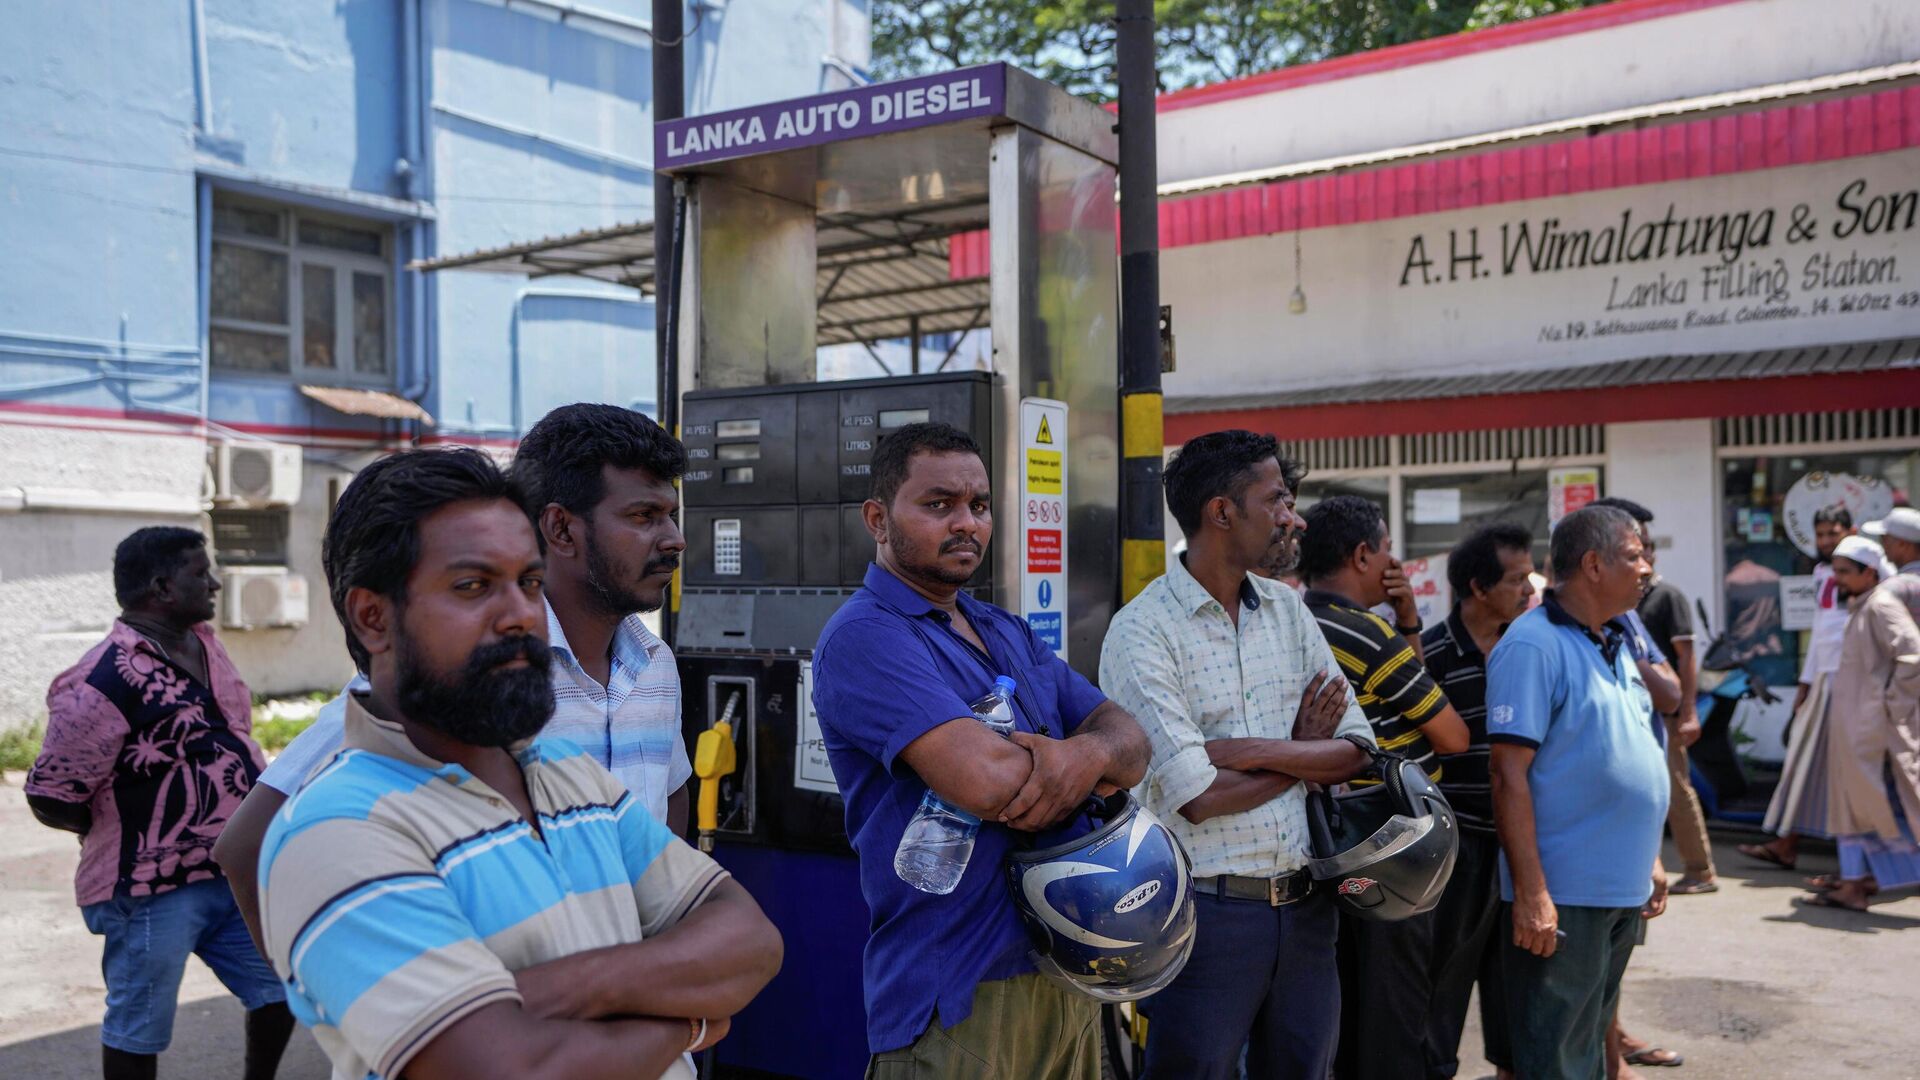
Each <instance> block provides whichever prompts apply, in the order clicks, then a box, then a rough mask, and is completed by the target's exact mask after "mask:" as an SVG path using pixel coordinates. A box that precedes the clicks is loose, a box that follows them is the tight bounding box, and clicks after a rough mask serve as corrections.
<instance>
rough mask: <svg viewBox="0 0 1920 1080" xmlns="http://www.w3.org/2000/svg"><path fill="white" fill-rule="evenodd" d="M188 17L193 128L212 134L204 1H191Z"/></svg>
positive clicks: (210, 88) (211, 100)
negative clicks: (191, 59) (191, 60)
mask: <svg viewBox="0 0 1920 1080" xmlns="http://www.w3.org/2000/svg"><path fill="white" fill-rule="evenodd" d="M188 17H189V18H191V19H192V20H193V102H194V116H193V123H194V126H195V127H197V128H199V129H200V130H201V131H203V132H205V133H207V134H209V135H211V134H213V79H212V77H211V75H209V73H208V66H207V5H206V0H192V3H191V4H190V5H189V7H188Z"/></svg>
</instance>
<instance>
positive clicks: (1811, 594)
mask: <svg viewBox="0 0 1920 1080" xmlns="http://www.w3.org/2000/svg"><path fill="white" fill-rule="evenodd" d="M1813 581H1814V578H1813V575H1812V574H1794V575H1793V576H1791V577H1783V578H1781V579H1780V629H1782V630H1811V629H1813V619H1814V616H1815V615H1817V614H1818V613H1819V611H1820V591H1819V590H1818V589H1816V588H1814V585H1813Z"/></svg>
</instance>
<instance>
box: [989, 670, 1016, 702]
mask: <svg viewBox="0 0 1920 1080" xmlns="http://www.w3.org/2000/svg"><path fill="white" fill-rule="evenodd" d="M993 688H994V689H995V690H998V691H1000V693H1001V694H1003V695H1005V696H1007V697H1009V698H1011V697H1012V696H1013V692H1014V690H1015V689H1016V685H1015V683H1014V681H1013V677H1012V676H1010V675H1001V676H999V677H998V678H996V679H994V680H993Z"/></svg>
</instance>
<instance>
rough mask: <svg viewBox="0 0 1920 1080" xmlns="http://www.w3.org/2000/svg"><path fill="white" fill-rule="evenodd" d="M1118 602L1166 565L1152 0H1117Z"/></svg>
mask: <svg viewBox="0 0 1920 1080" xmlns="http://www.w3.org/2000/svg"><path fill="white" fill-rule="evenodd" d="M1117 7H1118V11H1117V12H1116V14H1117V15H1118V16H1119V17H1118V18H1117V19H1116V20H1115V21H1116V23H1117V27H1116V30H1117V33H1116V41H1115V51H1114V66H1115V68H1116V74H1117V76H1118V80H1117V81H1118V82H1119V84H1120V446H1121V455H1122V459H1123V460H1122V461H1121V465H1120V523H1121V532H1120V537H1121V539H1120V567H1121V572H1120V602H1121V603H1122V604H1124V603H1126V602H1128V601H1129V600H1132V599H1133V598H1134V597H1136V596H1138V595H1140V590H1142V589H1144V588H1146V587H1147V585H1148V584H1149V583H1150V582H1152V581H1153V579H1154V578H1157V577H1159V576H1160V575H1161V574H1162V573H1164V572H1165V571H1166V558H1167V554H1166V548H1167V543H1166V526H1165V524H1164V519H1163V518H1162V516H1161V515H1162V514H1163V513H1164V511H1163V509H1162V504H1161V494H1160V455H1161V453H1162V451H1163V448H1164V444H1165V438H1166V432H1165V423H1164V417H1163V416H1162V413H1161V395H1160V202H1159V199H1160V196H1159V192H1158V191H1157V190H1156V189H1157V187H1158V179H1159V178H1158V164H1157V161H1158V151H1157V148H1156V146H1155V135H1156V133H1155V131H1154V122H1155V121H1154V93H1155V92H1156V90H1157V87H1156V85H1155V82H1156V80H1155V78H1154V40H1153V0H1119V3H1118V5H1117Z"/></svg>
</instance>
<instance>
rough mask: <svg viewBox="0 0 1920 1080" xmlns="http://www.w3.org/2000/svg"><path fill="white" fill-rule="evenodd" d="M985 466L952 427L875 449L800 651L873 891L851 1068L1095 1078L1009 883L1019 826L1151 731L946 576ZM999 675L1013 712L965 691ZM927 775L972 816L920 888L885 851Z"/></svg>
mask: <svg viewBox="0 0 1920 1080" xmlns="http://www.w3.org/2000/svg"><path fill="white" fill-rule="evenodd" d="M990 505H991V498H990V496H989V493H988V481H987V470H986V466H985V465H984V464H983V463H982V461H981V457H980V448H979V447H978V446H977V445H976V444H975V443H974V441H973V439H972V438H971V437H969V436H968V435H967V434H966V433H965V432H962V431H960V430H959V429H957V428H954V427H950V426H948V425H945V424H910V425H908V426H906V427H904V428H901V429H900V430H899V431H896V432H894V433H893V434H892V435H889V436H887V437H886V438H885V439H883V440H882V441H881V443H880V445H879V447H877V448H876V449H875V451H874V458H873V497H872V498H870V499H868V500H867V502H866V506H865V508H864V514H865V521H866V526H867V530H868V531H869V532H870V533H872V534H873V538H874V542H875V545H876V551H875V556H874V565H872V566H869V567H868V568H867V576H866V584H865V586H864V587H863V588H862V589H860V591H859V592H857V593H855V594H854V595H853V596H852V598H850V599H849V600H848V601H847V603H846V604H845V605H844V606H842V607H841V608H840V610H839V611H838V612H836V613H835V614H834V616H833V618H832V619H831V620H829V621H828V623H827V626H826V628H825V629H824V630H823V631H822V632H821V634H820V643H819V646H818V647H817V648H816V649H815V651H814V660H813V664H814V689H813V700H814V705H815V707H816V709H817V710H818V712H819V714H820V724H821V728H822V732H823V734H824V735H825V737H826V744H827V753H828V755H829V757H830V758H831V760H832V762H833V772H834V776H835V777H836V778H837V779H838V780H839V782H840V790H841V791H842V793H843V794H844V795H845V797H846V804H847V836H848V837H849V838H850V839H851V840H852V842H853V848H854V852H855V854H857V855H858V856H859V859H860V888H861V892H862V894H863V895H864V896H865V897H866V901H867V906H868V908H869V909H870V910H871V911H872V924H871V925H872V931H871V936H870V937H869V939H868V941H867V948H866V955H865V965H864V968H865V983H866V999H867V1042H868V1047H869V1049H871V1050H872V1052H873V1054H874V1057H873V1060H872V1062H871V1064H870V1065H869V1068H868V1076H870V1077H875V1078H880V1080H886V1078H896V1077H897V1078H915V1080H917V1078H922V1077H949V1076H951V1077H963V1076H964V1077H974V1076H996V1077H998V1076H1004V1077H1021V1078H1023V1080H1025V1078H1038V1080H1096V1078H1097V1077H1098V1076H1099V1075H1100V1035H1099V1025H1098V1023H1097V1020H1098V1017H1099V1007H1098V1005H1097V1003H1096V1002H1095V1001H1094V1000H1093V999H1092V998H1089V997H1083V996H1080V995H1078V994H1073V993H1071V992H1070V991H1067V990H1065V989H1063V988H1061V987H1059V986H1057V985H1055V984H1054V983H1052V982H1049V981H1047V980H1046V979H1044V978H1043V977H1041V976H1040V975H1039V974H1037V973H1036V972H1035V970H1034V967H1033V964H1032V962H1031V961H1030V960H1029V959H1028V951H1029V946H1028V944H1027V940H1026V936H1025V933H1024V932H1023V931H1022V929H1021V926H1020V920H1019V916H1018V914H1017V913H1016V912H1015V909H1014V905H1013V899H1012V897H1011V895H1010V894H1009V892H1008V888H1007V881H1006V875H1005V869H1004V866H1003V860H1004V858H1005V856H1006V854H1007V852H1008V850H1009V849H1011V848H1012V847H1013V846H1014V845H1015V844H1016V843H1020V842H1023V839H1022V837H1021V835H1020V834H1022V833H1025V834H1034V833H1040V834H1041V835H1040V836H1039V837H1036V838H1035V839H1036V840H1037V841H1038V842H1040V843H1043V844H1044V843H1047V842H1048V841H1049V839H1050V838H1051V837H1050V835H1049V834H1050V833H1051V835H1052V836H1059V835H1062V834H1065V833H1068V832H1070V831H1071V830H1073V829H1075V828H1076V827H1080V828H1084V825H1082V824H1081V822H1080V819H1079V818H1078V817H1077V813H1076V812H1077V810H1078V808H1079V807H1080V806H1081V804H1082V803H1083V802H1084V801H1085V799H1086V797H1087V796H1088V795H1089V794H1092V793H1095V792H1098V793H1101V794H1107V793H1111V792H1113V791H1115V790H1117V789H1119V788H1130V787H1132V786H1134V785H1135V784H1137V783H1139V782H1140V780H1141V779H1142V778H1143V777H1144V776H1145V775H1146V770H1147V762H1148V758H1149V756H1150V749H1149V747H1148V744H1147V737H1146V734H1145V733H1144V732H1142V731H1141V729H1140V725H1139V724H1138V723H1136V722H1135V721H1134V719H1133V717H1132V716H1129V715H1128V714H1127V712H1126V711H1125V710H1124V709H1122V708H1120V707H1119V706H1118V705H1115V704H1113V703H1112V702H1110V701H1108V700H1107V699H1106V698H1105V697H1104V696H1103V695H1102V694H1101V693H1100V691H1098V690H1096V689H1094V688H1093V685H1092V684H1091V683H1089V682H1088V681H1087V680H1086V679H1085V678H1083V677H1081V676H1080V675H1079V674H1078V673H1077V672H1075V671H1074V670H1073V669H1072V668H1069V667H1068V666H1067V665H1066V663H1065V662H1064V661H1062V660H1061V659H1060V658H1059V657H1057V656H1055V655H1054V654H1053V652H1052V650H1050V649H1048V648H1047V646H1046V644H1045V643H1043V642H1042V641H1041V640H1040V639H1039V637H1038V636H1036V635H1035V634H1034V633H1033V631H1032V630H1031V629H1030V628H1029V627H1028V625H1027V624H1026V622H1025V621H1023V620H1022V619H1020V618H1019V617H1018V616H1016V615H1012V614H1009V613H1007V612H1005V611H1002V610H1000V609H999V608H996V607H993V606H992V605H990V604H985V603H982V602H980V601H977V600H975V599H973V598H972V597H971V596H968V595H966V593H965V592H963V591H962V590H963V589H964V588H965V586H966V584H967V582H968V581H969V580H970V579H971V578H972V577H973V574H974V572H975V571H976V570H977V569H979V567H980V564H981V563H982V562H983V561H984V560H985V559H986V554H987V544H988V542H989V541H990V540H991V539H992V537H993V517H992V515H991V513H990V511H989V506H990ZM1002 675H1006V676H1010V677H1012V678H1013V679H1014V681H1015V683H1016V684H1017V689H1016V691H1015V694H1014V703H1013V704H1014V722H1015V728H1016V730H1015V731H1014V733H1013V734H1012V736H1011V737H1010V738H1007V739H1003V738H1001V737H999V736H998V735H995V734H994V733H993V731H992V730H991V729H989V728H988V727H987V726H986V725H985V724H982V723H980V722H979V721H978V720H976V719H974V717H973V714H972V710H971V708H970V706H969V704H968V703H969V702H971V701H973V700H975V699H976V698H978V697H979V696H980V695H981V694H983V693H985V692H986V691H987V690H988V689H989V688H991V687H992V686H993V682H994V679H995V678H996V677H998V676H1002ZM929 788H931V789H932V790H933V791H934V792H936V793H937V794H939V795H940V797H942V798H943V799H945V800H946V801H947V802H948V803H950V804H952V805H954V806H957V807H959V808H961V809H963V810H966V811H967V812H969V813H971V814H973V815H975V816H977V817H979V818H980V819H981V822H982V824H981V826H980V832H979V835H978V837H977V838H976V840H975V843H974V847H973V853H972V856H971V858H970V859H969V861H968V863H967V868H966V872H965V874H964V875H962V877H961V879H960V883H959V884H958V885H957V886H956V887H955V888H954V890H953V891H952V892H951V893H948V894H946V895H930V894H928V893H924V892H921V891H919V890H917V889H915V888H914V887H913V886H911V885H908V884H907V883H906V882H904V881H901V880H900V878H899V877H898V876H897V875H896V874H895V872H894V868H893V860H894V853H895V851H896V850H897V849H898V848H899V845H900V836H901V833H902V832H903V831H904V830H905V828H906V825H907V822H908V820H909V819H911V818H912V817H913V813H914V811H915V809H917V808H918V807H919V805H920V801H921V799H922V797H924V796H925V795H926V793H927V790H928V789H929Z"/></svg>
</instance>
